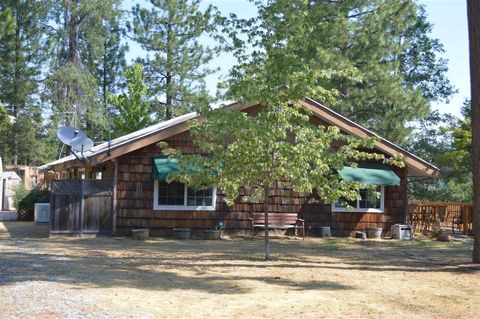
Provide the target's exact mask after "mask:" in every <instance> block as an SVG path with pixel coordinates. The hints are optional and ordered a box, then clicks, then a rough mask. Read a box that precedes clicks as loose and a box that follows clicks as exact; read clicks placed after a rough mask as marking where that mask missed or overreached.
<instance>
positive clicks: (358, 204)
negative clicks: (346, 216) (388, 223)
mask: <svg viewBox="0 0 480 319" xmlns="http://www.w3.org/2000/svg"><path fill="white" fill-rule="evenodd" d="M377 192H378V193H380V197H377V195H376V193H377ZM384 193H385V189H384V187H383V186H377V189H376V190H370V189H362V190H361V191H360V196H361V199H359V200H356V201H348V203H349V205H350V206H351V208H347V207H344V206H342V204H340V203H338V202H337V203H334V204H333V205H332V212H364V213H383V211H384V201H385V196H384V195H385V194H384Z"/></svg>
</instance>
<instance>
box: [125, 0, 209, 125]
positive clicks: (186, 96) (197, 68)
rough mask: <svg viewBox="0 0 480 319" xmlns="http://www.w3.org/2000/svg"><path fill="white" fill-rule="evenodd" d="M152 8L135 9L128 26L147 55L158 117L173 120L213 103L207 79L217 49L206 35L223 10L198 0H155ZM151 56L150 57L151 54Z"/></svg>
mask: <svg viewBox="0 0 480 319" xmlns="http://www.w3.org/2000/svg"><path fill="white" fill-rule="evenodd" d="M150 3H151V6H152V8H151V9H146V8H141V7H140V6H139V5H137V6H136V7H134V8H133V23H131V24H130V25H129V27H130V29H131V30H132V31H133V38H134V40H135V41H137V42H138V43H139V44H140V45H141V46H142V48H143V49H145V50H146V51H147V53H148V55H147V57H146V58H144V59H139V62H141V63H142V64H143V65H144V68H145V80H146V83H147V85H148V87H149V90H150V91H149V95H150V97H151V101H152V103H154V104H155V106H156V109H157V113H158V116H159V117H160V118H162V119H170V118H172V117H173V116H175V115H179V114H182V113H185V112H189V111H191V110H194V109H197V108H201V107H206V106H207V105H208V102H209V97H208V93H207V91H206V88H205V77H206V76H207V75H209V74H212V73H213V72H214V70H212V69H210V68H208V67H207V64H208V62H210V61H211V60H212V58H213V56H214V54H215V48H211V47H208V46H205V45H203V44H201V42H202V41H201V38H202V37H207V36H209V35H211V34H212V33H213V32H214V31H215V29H216V19H217V18H218V13H217V11H216V9H215V8H214V7H212V6H208V7H207V8H206V9H205V10H203V11H202V10H200V8H199V5H200V1H199V0H150ZM150 54H151V56H150Z"/></svg>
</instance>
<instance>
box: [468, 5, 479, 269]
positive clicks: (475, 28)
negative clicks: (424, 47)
mask: <svg viewBox="0 0 480 319" xmlns="http://www.w3.org/2000/svg"><path fill="white" fill-rule="evenodd" d="M467 12H468V35H469V44H470V46H469V47H470V83H471V110H472V111H471V116H472V149H471V152H472V164H473V170H472V171H473V212H472V213H473V233H474V244H473V256H472V257H473V262H474V263H476V264H480V156H479V155H480V72H479V70H480V40H479V38H480V32H479V31H480V23H479V21H480V3H479V2H478V1H473V0H467Z"/></svg>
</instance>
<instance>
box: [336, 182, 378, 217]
mask: <svg viewBox="0 0 480 319" xmlns="http://www.w3.org/2000/svg"><path fill="white" fill-rule="evenodd" d="M358 201H359V200H357V206H358ZM332 212H345V213H376V214H381V213H384V212H385V186H381V187H380V208H350V209H349V208H346V207H335V203H333V204H332Z"/></svg>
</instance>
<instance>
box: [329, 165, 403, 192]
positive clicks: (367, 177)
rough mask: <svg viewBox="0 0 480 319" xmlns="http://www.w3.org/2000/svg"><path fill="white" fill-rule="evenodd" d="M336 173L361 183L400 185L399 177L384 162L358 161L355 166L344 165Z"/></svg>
mask: <svg viewBox="0 0 480 319" xmlns="http://www.w3.org/2000/svg"><path fill="white" fill-rule="evenodd" d="M338 173H339V174H340V176H341V177H342V178H343V179H344V180H354V181H357V182H360V183H362V184H373V185H385V186H397V185H400V177H398V176H397V174H395V173H394V172H393V171H392V169H391V168H390V166H388V165H386V164H379V163H359V164H358V167H357V168H353V167H350V166H345V167H343V169H341V170H340V171H339V172H338Z"/></svg>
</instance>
